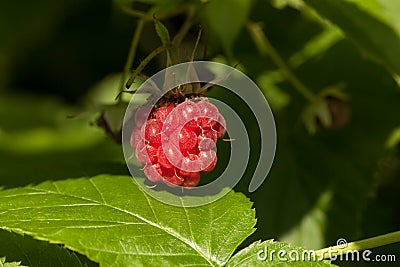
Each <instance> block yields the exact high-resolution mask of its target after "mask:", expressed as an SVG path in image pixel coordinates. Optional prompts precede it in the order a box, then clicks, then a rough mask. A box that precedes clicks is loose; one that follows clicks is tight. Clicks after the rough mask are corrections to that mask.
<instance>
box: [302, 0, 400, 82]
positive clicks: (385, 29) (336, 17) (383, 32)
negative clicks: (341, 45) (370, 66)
mask: <svg viewBox="0 0 400 267" xmlns="http://www.w3.org/2000/svg"><path fill="white" fill-rule="evenodd" d="M305 2H306V3H308V4H310V5H311V6H312V7H313V8H315V9H316V10H317V12H319V13H320V14H321V15H322V16H323V17H325V18H327V19H329V20H330V21H332V22H333V23H335V24H336V25H338V26H339V28H341V29H342V30H343V31H344V32H345V33H346V35H347V36H348V37H349V38H351V39H352V40H353V41H354V42H355V43H356V44H357V45H358V47H359V48H360V49H361V50H362V51H363V53H364V54H365V55H367V56H369V57H370V58H372V59H373V60H375V61H377V62H379V63H380V64H382V65H384V66H385V67H386V68H388V69H389V70H390V71H391V72H395V73H398V74H399V73H400V51H399V49H398V48H399V47H400V35H399V32H400V31H399V29H397V26H396V25H397V23H395V22H393V23H390V21H389V19H388V17H389V16H388V15H387V14H386V11H385V10H386V9H385V8H383V7H382V5H381V4H379V3H378V2H376V1H355V0H351V1H349V0H348V1H346V0H326V1H320V0H306V1H305ZM367 2H368V3H367ZM370 2H371V3H372V4H371V3H370ZM385 3H386V4H387V3H388V2H387V1H386V2H385ZM377 7H381V8H378V9H377ZM396 17H398V16H396Z"/></svg>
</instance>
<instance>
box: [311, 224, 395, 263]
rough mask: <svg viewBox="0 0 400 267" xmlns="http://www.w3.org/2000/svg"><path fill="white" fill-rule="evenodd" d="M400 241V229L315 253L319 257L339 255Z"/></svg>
mask: <svg viewBox="0 0 400 267" xmlns="http://www.w3.org/2000/svg"><path fill="white" fill-rule="evenodd" d="M397 242H400V231H397V232H393V233H389V234H384V235H379V236H375V237H371V238H367V239H363V240H359V241H354V242H350V243H348V244H347V245H346V246H345V248H341V246H340V245H338V246H334V247H330V248H323V249H320V250H317V251H316V252H315V253H316V255H317V256H318V258H321V257H323V258H324V259H325V258H329V257H330V256H338V255H342V254H345V253H346V252H348V251H352V250H357V251H360V250H366V249H370V248H376V247H380V246H384V245H389V244H393V243H397ZM329 251H331V252H332V253H331V255H329Z"/></svg>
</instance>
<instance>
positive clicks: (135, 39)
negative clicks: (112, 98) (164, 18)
mask: <svg viewBox="0 0 400 267" xmlns="http://www.w3.org/2000/svg"><path fill="white" fill-rule="evenodd" d="M144 23H145V21H144V20H142V19H141V20H139V21H138V23H137V25H136V29H135V33H134V34H133V38H132V43H131V47H130V48H129V53H128V58H127V60H126V63H125V66H124V71H123V72H122V75H121V80H120V82H119V91H120V92H122V91H123V90H124V83H125V81H126V78H127V77H128V75H129V72H130V70H131V69H132V65H133V61H134V60H135V56H136V50H137V47H138V44H139V40H140V36H141V35H142V32H143V26H144ZM118 101H122V98H121V97H119V98H118Z"/></svg>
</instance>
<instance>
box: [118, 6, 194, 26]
mask: <svg viewBox="0 0 400 267" xmlns="http://www.w3.org/2000/svg"><path fill="white" fill-rule="evenodd" d="M187 8H188V6H187V5H180V6H178V7H176V8H174V9H172V10H171V11H168V12H165V13H160V14H157V18H158V19H160V20H162V19H167V18H171V17H175V16H177V15H179V14H181V13H183V12H184V11H185V10H186V9H187ZM121 10H122V11H123V12H124V13H126V14H128V15H131V16H133V17H136V18H139V19H141V20H144V21H146V22H147V21H152V20H153V14H150V12H151V11H150V12H149V13H146V12H143V11H138V10H135V9H132V8H129V7H126V6H124V7H121Z"/></svg>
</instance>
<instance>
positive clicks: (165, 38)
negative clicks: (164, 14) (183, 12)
mask: <svg viewBox="0 0 400 267" xmlns="http://www.w3.org/2000/svg"><path fill="white" fill-rule="evenodd" d="M154 27H155V28H156V32H157V35H158V37H159V38H160V40H161V42H162V43H163V44H167V43H169V42H170V41H171V38H170V36H169V32H168V29H167V27H165V25H164V24H163V23H162V22H161V21H159V20H158V19H156V18H154Z"/></svg>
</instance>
